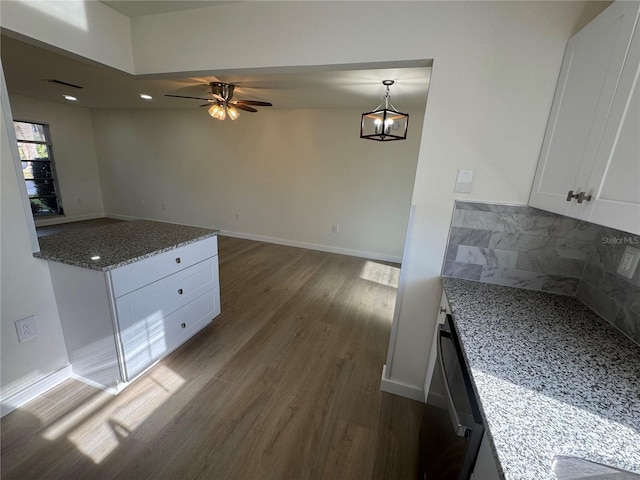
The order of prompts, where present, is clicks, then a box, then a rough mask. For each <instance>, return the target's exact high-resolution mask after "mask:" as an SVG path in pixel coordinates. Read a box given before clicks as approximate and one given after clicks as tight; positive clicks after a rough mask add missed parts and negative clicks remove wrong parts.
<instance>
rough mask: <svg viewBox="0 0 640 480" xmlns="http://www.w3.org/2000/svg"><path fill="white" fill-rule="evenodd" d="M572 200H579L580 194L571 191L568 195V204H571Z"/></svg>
mask: <svg viewBox="0 0 640 480" xmlns="http://www.w3.org/2000/svg"><path fill="white" fill-rule="evenodd" d="M572 198H578V194H577V193H573V190H569V192H568V193H567V202H570V201H571V199H572Z"/></svg>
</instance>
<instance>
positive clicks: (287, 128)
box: [92, 108, 422, 261]
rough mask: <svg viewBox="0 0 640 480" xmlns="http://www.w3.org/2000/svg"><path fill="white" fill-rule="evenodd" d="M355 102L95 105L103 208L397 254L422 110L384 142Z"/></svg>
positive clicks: (110, 211) (244, 232)
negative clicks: (222, 111)
mask: <svg viewBox="0 0 640 480" xmlns="http://www.w3.org/2000/svg"><path fill="white" fill-rule="evenodd" d="M361 113H362V112H361V111H356V110H323V109H317V110H276V109H271V110H270V109H267V108H263V109H261V110H260V112H259V113H255V114H252V113H245V112H243V113H242V114H241V116H240V118H239V119H238V120H236V121H233V122H232V121H230V120H226V121H224V122H220V121H217V120H214V119H212V118H211V117H209V115H207V112H206V111H205V110H204V109H198V108H193V109H189V110H177V109H171V110H93V111H92V117H93V125H94V135H95V139H96V151H97V152H98V158H99V165H100V177H101V179H102V185H103V192H104V201H105V211H106V212H107V215H112V214H117V215H125V216H132V217H142V218H149V219H155V220H164V221H170V222H176V223H187V224H191V225H199V226H206V227H214V228H219V229H221V230H223V231H227V232H234V233H236V234H241V235H242V236H245V237H251V238H255V237H258V238H265V239H272V240H273V239H278V240H279V241H282V240H284V241H285V242H294V243H296V244H300V245H315V246H322V247H324V248H325V249H329V250H334V251H341V252H344V253H357V254H361V255H368V254H370V255H371V256H373V257H376V258H382V259H389V260H395V261H399V260H400V257H401V255H402V248H403V243H404V235H405V230H406V225H407V216H408V212H409V206H410V202H411V191H412V188H413V180H414V176H415V169H416V164H417V159H418V148H419V141H420V133H421V127H422V112H421V111H418V112H410V115H411V123H410V126H409V135H408V139H407V140H406V141H401V142H387V143H381V142H373V141H370V140H362V139H360V138H359V125H360V115H361ZM162 202H164V203H165V206H166V210H162V208H161V203H162ZM142 203H144V205H142ZM236 213H238V214H239V216H240V218H239V220H236V218H235V214H236ZM334 224H336V225H339V233H338V234H334V233H332V225H334Z"/></svg>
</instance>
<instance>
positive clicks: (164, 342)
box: [123, 287, 220, 381]
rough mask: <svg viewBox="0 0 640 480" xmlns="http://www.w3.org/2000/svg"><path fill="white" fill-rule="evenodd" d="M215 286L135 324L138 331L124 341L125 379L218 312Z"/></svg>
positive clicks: (156, 359) (129, 379) (181, 341)
mask: <svg viewBox="0 0 640 480" xmlns="http://www.w3.org/2000/svg"><path fill="white" fill-rule="evenodd" d="M216 292H217V287H216V288H215V289H212V290H210V291H208V292H206V293H204V294H203V295H200V296H199V297H197V298H195V299H194V300H193V301H191V302H189V303H188V304H187V305H184V306H183V307H182V308H180V309H178V310H176V311H175V312H173V313H172V314H170V315H168V316H166V317H164V318H160V317H158V318H154V319H153V321H152V322H148V323H147V322H145V323H143V324H140V325H138V326H139V327H141V328H140V329H138V335H137V336H136V337H135V338H129V339H128V341H127V342H123V353H124V358H125V370H126V373H127V381H131V380H133V379H134V377H135V376H136V375H138V374H140V373H142V372H143V371H144V370H146V369H147V368H148V367H150V366H151V365H152V364H153V363H155V362H156V361H158V360H160V359H161V358H163V357H165V356H166V355H168V354H169V353H170V352H172V351H173V350H175V349H176V348H177V347H178V346H180V345H181V344H182V343H184V342H185V341H186V340H187V339H189V338H190V337H191V336H193V335H194V334H195V333H196V332H197V331H199V330H200V329H202V328H203V327H204V326H205V325H207V324H209V323H211V320H213V318H214V317H215V316H216V315H217V314H218V313H219V312H220V300H219V296H218V294H217V293H216Z"/></svg>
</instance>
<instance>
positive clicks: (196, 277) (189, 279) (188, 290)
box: [116, 256, 219, 338]
mask: <svg viewBox="0 0 640 480" xmlns="http://www.w3.org/2000/svg"><path fill="white" fill-rule="evenodd" d="M218 284H219V281H218V257H217V256H216V257H213V258H209V259H207V260H205V261H203V262H200V263H197V264H195V265H192V266H191V267H189V268H185V269H184V270H181V271H180V272H177V273H174V274H173V275H170V276H168V277H165V278H163V279H161V280H158V281H157V282H153V283H151V284H149V285H146V286H144V287H142V288H139V289H138V290H135V291H133V292H131V293H128V294H126V295H123V296H121V297H120V298H118V299H116V310H117V313H118V326H119V329H120V335H121V336H122V337H123V338H127V337H128V336H129V332H130V330H131V329H132V328H133V327H134V326H135V325H137V324H140V323H147V324H148V323H152V322H153V319H154V318H157V317H160V318H162V317H166V316H167V315H170V314H171V313H173V312H175V311H176V310H178V309H179V308H181V307H183V306H184V305H186V304H187V303H189V302H191V301H192V300H193V299H194V298H196V297H198V296H200V295H202V294H203V293H204V292H205V291H209V290H211V289H212V288H213V287H217V286H218Z"/></svg>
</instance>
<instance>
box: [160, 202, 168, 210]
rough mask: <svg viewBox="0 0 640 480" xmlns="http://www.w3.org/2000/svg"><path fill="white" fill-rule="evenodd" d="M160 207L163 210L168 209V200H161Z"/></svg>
mask: <svg viewBox="0 0 640 480" xmlns="http://www.w3.org/2000/svg"><path fill="white" fill-rule="evenodd" d="M160 208H161V209H162V210H166V209H167V204H166V202H160Z"/></svg>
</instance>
